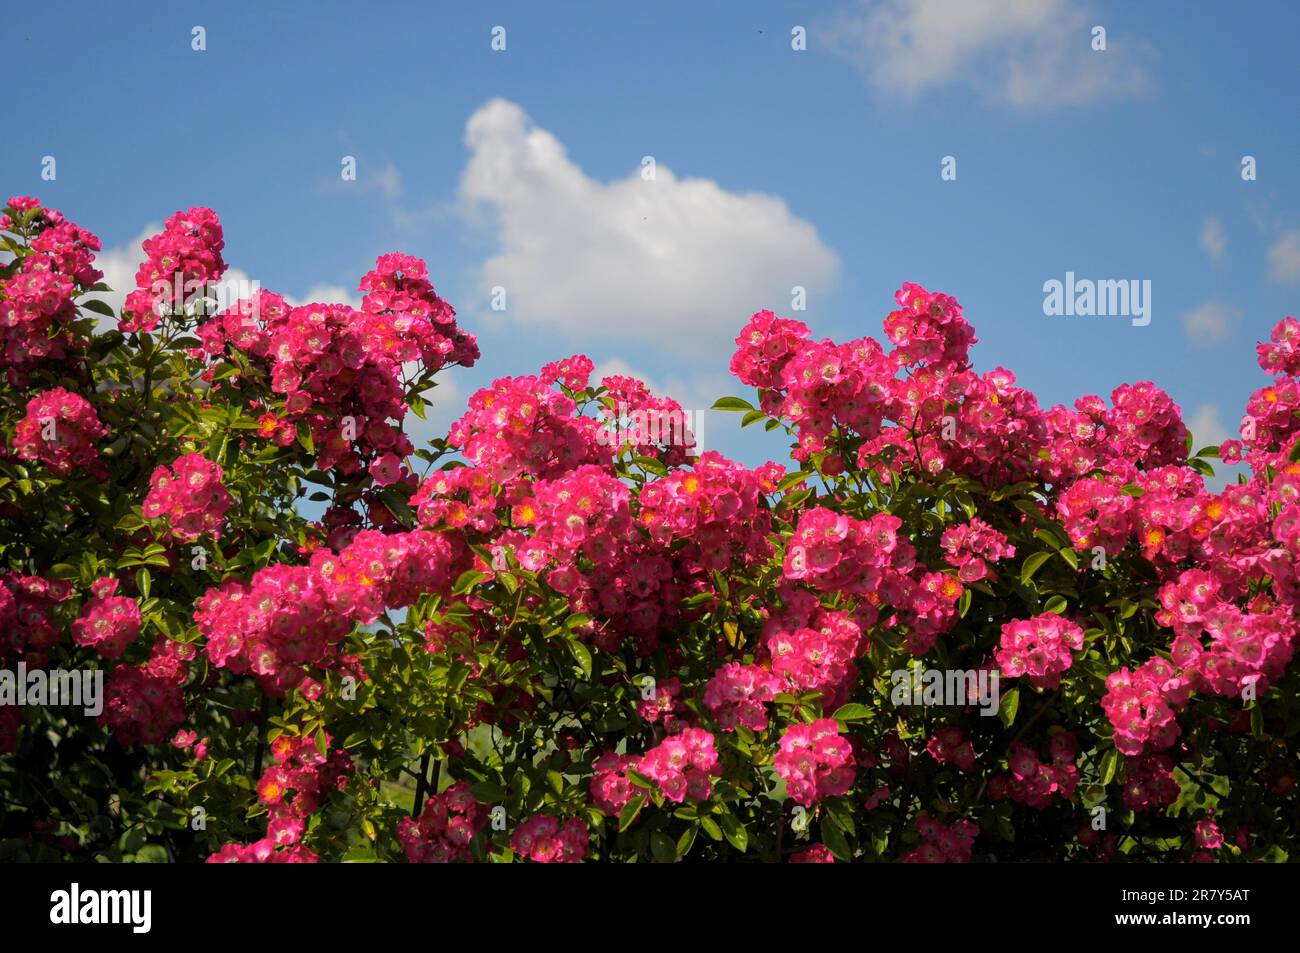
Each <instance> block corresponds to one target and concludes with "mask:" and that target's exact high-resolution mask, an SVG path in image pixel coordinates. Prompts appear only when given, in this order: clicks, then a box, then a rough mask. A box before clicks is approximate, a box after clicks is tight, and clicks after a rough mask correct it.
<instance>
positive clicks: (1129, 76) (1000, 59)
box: [818, 0, 1150, 109]
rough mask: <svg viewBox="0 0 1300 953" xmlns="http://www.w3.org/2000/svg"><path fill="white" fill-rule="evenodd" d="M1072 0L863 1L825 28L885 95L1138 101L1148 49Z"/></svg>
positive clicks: (1015, 102)
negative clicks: (1095, 44)
mask: <svg viewBox="0 0 1300 953" xmlns="http://www.w3.org/2000/svg"><path fill="white" fill-rule="evenodd" d="M1094 26H1103V27H1104V26H1105V23H1104V21H1102V20H1099V19H1097V17H1096V15H1095V14H1093V13H1090V12H1089V10H1088V9H1087V8H1085V7H1083V6H1081V5H1080V4H1077V3H1075V2H1073V0H858V2H857V3H856V4H854V5H853V6H851V7H848V8H846V9H844V10H843V11H841V12H840V13H839V14H838V15H836V16H834V17H832V18H831V19H830V20H829V21H828V22H827V23H826V24H825V25H824V26H823V27H821V28H820V30H819V31H818V37H819V39H820V40H821V42H823V43H824V44H825V45H826V46H827V47H828V48H829V49H830V50H831V51H833V52H835V53H838V54H839V55H841V56H843V57H845V58H847V59H848V60H850V61H851V62H853V63H854V64H855V65H856V66H857V67H858V69H859V71H860V72H861V73H862V75H863V76H864V78H865V79H866V80H867V82H868V83H869V84H870V85H872V86H873V87H875V88H876V89H877V90H878V91H879V92H880V93H881V94H882V95H884V96H887V97H893V98H899V99H902V100H912V99H915V98H916V97H918V96H920V95H922V94H923V93H926V92H927V91H929V90H932V89H938V88H941V87H946V86H965V87H968V88H970V89H973V90H975V91H976V92H977V93H978V94H980V95H981V96H982V97H983V98H985V99H986V100H989V101H993V102H999V103H1003V104H1006V105H1009V106H1012V107H1015V108H1020V109H1051V108H1055V107H1059V106H1079V105H1084V104H1087V103H1092V102H1096V101H1099V100H1104V99H1113V98H1118V97H1124V96H1131V95H1134V94H1138V93H1141V92H1143V91H1144V90H1146V89H1147V88H1148V87H1149V85H1150V78H1149V76H1148V75H1147V72H1146V70H1145V68H1144V66H1143V64H1142V63H1141V62H1140V60H1141V59H1144V58H1146V56H1147V55H1148V54H1149V50H1148V48H1147V46H1146V44H1144V43H1138V42H1133V41H1130V40H1127V39H1126V38H1122V37H1117V36H1115V35H1110V34H1108V35H1107V37H1106V49H1105V50H1103V51H1098V50H1094V49H1093V48H1092V40H1093V34H1092V30H1093V27H1094Z"/></svg>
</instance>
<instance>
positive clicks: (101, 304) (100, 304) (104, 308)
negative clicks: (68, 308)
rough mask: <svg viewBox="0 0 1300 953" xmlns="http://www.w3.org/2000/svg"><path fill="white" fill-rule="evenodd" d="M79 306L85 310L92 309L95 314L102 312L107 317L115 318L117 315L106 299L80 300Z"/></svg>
mask: <svg viewBox="0 0 1300 953" xmlns="http://www.w3.org/2000/svg"><path fill="white" fill-rule="evenodd" d="M80 304H81V307H83V308H85V309H86V310H87V311H94V312H95V313H96V314H102V315H104V316H105V317H108V318H115V317H117V315H116V314H115V313H114V311H113V306H112V305H110V304H109V303H108V302H107V301H100V300H99V299H98V298H89V299H87V300H86V301H82V302H80Z"/></svg>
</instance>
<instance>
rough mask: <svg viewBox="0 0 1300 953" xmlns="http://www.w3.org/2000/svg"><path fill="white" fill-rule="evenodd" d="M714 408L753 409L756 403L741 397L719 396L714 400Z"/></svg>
mask: <svg viewBox="0 0 1300 953" xmlns="http://www.w3.org/2000/svg"><path fill="white" fill-rule="evenodd" d="M711 409H713V410H753V409H754V405H753V404H751V403H750V402H749V401H747V400H744V399H742V398H740V397H719V398H718V399H717V400H715V401H714V402H713V407H712V408H711Z"/></svg>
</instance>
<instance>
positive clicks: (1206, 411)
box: [1187, 404, 1228, 451]
mask: <svg viewBox="0 0 1300 953" xmlns="http://www.w3.org/2000/svg"><path fill="white" fill-rule="evenodd" d="M1187 429H1188V430H1190V431H1191V432H1192V439H1193V440H1194V441H1195V446H1194V447H1193V448H1192V449H1193V451H1195V450H1199V449H1201V448H1202V447H1208V446H1210V445H1211V444H1213V445H1215V446H1217V445H1219V444H1221V443H1223V441H1225V440H1227V439H1228V430H1227V428H1226V427H1224V426H1223V421H1222V420H1221V419H1220V418H1219V408H1218V405H1216V404H1201V405H1199V406H1198V407H1197V408H1196V409H1195V410H1194V411H1192V416H1191V418H1190V419H1189V420H1188V421H1187Z"/></svg>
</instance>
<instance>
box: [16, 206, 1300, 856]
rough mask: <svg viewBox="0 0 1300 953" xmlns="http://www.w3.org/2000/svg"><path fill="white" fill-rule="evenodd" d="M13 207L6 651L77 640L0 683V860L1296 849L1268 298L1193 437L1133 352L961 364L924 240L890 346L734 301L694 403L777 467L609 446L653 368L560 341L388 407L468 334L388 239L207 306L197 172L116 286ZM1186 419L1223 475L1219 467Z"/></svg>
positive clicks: (956, 328)
mask: <svg viewBox="0 0 1300 953" xmlns="http://www.w3.org/2000/svg"><path fill="white" fill-rule="evenodd" d="M0 227H2V228H3V230H4V232H5V237H4V246H5V248H6V249H7V251H8V252H9V256H10V257H9V260H8V261H7V263H6V264H4V265H3V266H0V347H2V348H3V354H4V357H3V363H4V370H5V378H4V381H3V385H0V414H2V415H3V424H2V428H3V435H4V445H3V448H2V453H0V667H3V668H4V669H5V670H6V671H7V672H9V673H10V675H9V682H8V684H9V687H10V689H12V688H13V684H14V679H15V677H16V673H17V671H18V666H19V665H22V666H25V667H26V669H27V670H29V671H31V670H43V671H56V670H64V671H74V672H80V671H85V670H95V671H97V672H101V673H103V675H104V685H105V691H104V695H105V698H104V707H103V711H102V712H101V713H99V714H98V715H97V716H93V717H89V716H85V715H83V714H82V712H81V711H79V710H77V709H75V708H70V707H68V706H50V705H44V706H42V705H31V704H28V705H17V704H14V703H12V699H10V703H8V704H4V705H0V800H2V810H3V814H2V815H0V818H2V820H0V838H2V839H0V855H3V856H4V857H6V858H8V859H47V860H48V859H66V860H92V859H94V860H166V859H173V860H213V861H259V862H263V861H270V862H303V861H316V860H328V861H333V860H340V859H342V860H349V861H373V860H401V859H407V860H410V861H413V862H443V861H479V862H482V861H489V860H491V861H504V860H528V861H536V862H557V861H582V860H613V861H631V860H643V861H658V862H669V861H673V860H678V859H685V860H688V861H697V860H698V861H718V860H723V861H740V860H762V861H781V860H789V861H793V862H826V861H834V860H840V861H847V860H851V859H858V860H903V861H970V860H989V859H997V860H999V861H1007V860H1018V859H1022V860H1064V859H1073V860H1125V859H1129V860H1147V859H1188V860H1192V859H1194V860H1224V861H1227V860H1261V859H1266V860H1282V859H1286V858H1287V856H1288V855H1289V854H1290V852H1292V851H1293V850H1294V844H1295V838H1296V827H1297V818H1298V817H1300V813H1298V812H1297V795H1296V791H1295V776H1296V772H1297V765H1296V755H1295V751H1294V745H1295V738H1296V734H1297V731H1298V730H1300V704H1297V701H1296V689H1297V685H1298V684H1300V680H1298V679H1297V674H1296V672H1295V670H1294V669H1293V667H1292V666H1291V661H1292V653H1293V649H1294V642H1295V637H1296V618H1297V616H1296V612H1297V607H1298V606H1300V578H1297V557H1298V556H1300V499H1298V498H1300V465H1297V462H1296V461H1297V458H1298V457H1300V322H1297V321H1296V320H1295V319H1293V318H1287V319H1286V320H1284V321H1283V322H1282V323H1280V324H1278V325H1277V327H1276V328H1275V329H1274V331H1273V333H1272V337H1271V340H1270V341H1269V342H1268V343H1264V344H1261V345H1259V363H1260V365H1261V367H1262V368H1263V370H1264V371H1265V372H1266V373H1267V374H1268V375H1270V376H1271V378H1272V380H1271V382H1270V383H1267V384H1266V385H1265V386H1263V387H1261V388H1260V389H1259V390H1258V391H1257V392H1256V393H1255V394H1254V395H1252V397H1251V399H1250V402H1249V404H1248V406H1247V414H1246V416H1245V417H1244V419H1243V421H1242V427H1241V439H1240V440H1235V439H1234V440H1230V441H1228V442H1226V443H1224V444H1223V445H1222V446H1221V447H1209V448H1202V449H1200V450H1199V451H1198V452H1196V453H1195V454H1193V453H1192V450H1193V447H1192V444H1191V441H1190V436H1189V434H1188V431H1187V429H1186V427H1185V426H1184V425H1183V423H1182V420H1181V417H1180V413H1179V409H1178V407H1177V406H1176V405H1175V404H1174V402H1173V401H1172V400H1171V399H1170V398H1169V397H1168V395H1167V394H1165V393H1164V392H1163V391H1161V390H1160V389H1159V388H1158V387H1156V386H1155V385H1153V384H1150V383H1140V384H1136V385H1131V386H1128V385H1126V386H1123V387H1120V388H1117V389H1116V390H1115V392H1114V393H1113V394H1112V395H1111V399H1110V401H1109V402H1108V401H1106V400H1103V399H1102V398H1100V397H1097V396H1091V395H1090V396H1086V397H1083V398H1080V399H1079V400H1078V401H1076V402H1075V404H1074V406H1073V407H1064V406H1057V407H1051V408H1042V407H1040V406H1039V405H1038V403H1037V401H1036V400H1035V398H1034V396H1033V395H1032V394H1031V393H1029V392H1028V391H1026V390H1024V389H1022V388H1020V387H1017V386H1016V383H1015V376H1014V375H1013V374H1012V373H1011V372H1010V371H1007V370H1005V369H1003V368H996V369H994V370H992V371H989V372H985V373H979V372H977V371H975V370H974V369H973V367H972V365H971V363H970V359H969V352H970V348H971V346H972V345H973V344H974V343H975V334H974V330H973V328H972V327H971V325H970V324H969V323H967V321H966V320H965V318H964V316H963V314H962V310H961V307H960V306H959V305H958V303H957V302H956V300H954V299H953V298H951V297H948V296H947V295H942V294H934V293H931V292H928V291H926V290H925V289H923V288H920V287H918V286H916V285H912V284H907V285H904V286H903V288H902V290H901V291H899V292H898V295H897V307H896V309H895V310H894V311H892V312H891V313H890V314H889V315H888V317H887V318H886V319H885V324H884V330H885V341H886V343H884V344H882V343H880V342H878V341H876V340H874V339H872V338H869V337H864V338H861V339H859V340H855V341H851V342H848V343H842V344H837V343H835V342H833V341H830V340H823V341H820V342H819V341H816V340H815V339H813V337H812V335H811V331H810V330H809V328H808V327H807V326H806V325H804V324H802V323H800V322H798V321H793V320H789V319H784V318H778V317H776V316H775V315H773V314H772V313H771V312H762V313H759V314H756V315H754V316H753V318H752V319H751V320H750V321H749V323H748V324H746V325H745V326H744V328H743V330H742V331H741V333H740V336H739V338H738V339H737V350H736V352H735V354H734V356H733V357H732V359H731V370H732V372H733V373H734V374H735V376H736V377H737V378H738V379H739V380H740V382H742V383H743V384H745V385H747V386H749V387H751V388H754V389H755V391H756V392H757V393H756V397H755V402H754V403H752V404H751V403H750V402H749V401H747V400H744V399H741V398H737V397H732V398H723V399H721V400H719V402H718V404H717V405H716V406H717V408H718V409H723V410H734V411H737V412H738V413H739V414H741V415H742V416H741V417H740V423H741V424H742V425H744V426H751V425H755V424H762V426H764V427H765V428H766V429H767V430H769V431H771V430H781V431H783V432H785V433H788V434H789V436H790V438H791V440H792V441H793V449H792V466H791V467H786V466H782V465H780V464H777V463H767V464H764V465H763V466H760V467H757V468H754V469H750V468H747V467H744V466H740V465H738V464H736V463H733V462H731V461H729V460H727V459H724V458H723V457H722V456H720V455H719V454H717V453H714V452H708V453H703V454H700V455H695V454H694V453H692V452H691V449H690V447H683V446H680V445H670V444H669V443H668V442H665V439H664V438H662V436H661V437H660V439H656V438H655V436H654V435H653V434H647V433H646V432H645V431H644V430H641V431H638V430H636V429H635V428H634V429H632V430H631V431H628V430H626V429H623V428H621V427H620V428H618V429H616V430H615V432H617V433H618V434H619V435H620V436H619V438H618V439H619V440H621V441H622V442H621V443H615V442H614V441H611V440H610V439H609V434H610V432H611V430H612V429H614V425H615V424H616V423H617V424H621V423H622V419H621V418H622V417H623V416H624V415H626V414H628V413H629V412H630V413H636V412H642V413H644V414H673V413H677V412H680V410H681V408H680V407H679V406H678V405H677V404H675V403H674V402H673V401H671V400H668V399H666V398H658V397H655V396H653V395H651V394H650V393H649V392H648V391H647V389H646V388H645V386H644V385H643V384H641V383H640V382H639V381H635V380H632V379H628V378H620V377H607V378H605V379H603V380H601V381H598V382H594V381H592V379H591V375H592V371H593V365H592V362H591V361H590V360H589V359H587V358H586V357H583V356H573V357H570V358H567V359H565V360H561V361H557V362H555V363H551V364H547V365H546V366H545V367H543V368H541V370H540V371H539V372H538V373H537V374H536V375H532V376H525V377H518V378H502V379H500V380H497V381H495V382H494V383H493V384H492V386H491V387H488V388H485V389H483V390H480V391H479V392H478V393H476V394H474V395H473V397H472V398H471V399H470V401H469V407H468V409H467V410H466V412H465V413H464V415H463V416H461V417H460V419H459V420H457V421H456V423H455V424H454V425H453V426H452V427H451V430H450V433H449V434H448V435H447V436H446V437H445V438H441V439H436V440H433V441H431V442H430V443H428V444H427V445H425V446H420V447H417V446H414V445H413V443H412V440H411V439H410V436H409V435H408V428H407V424H408V419H407V413H408V411H410V412H413V413H415V414H417V415H422V414H423V412H424V409H425V407H426V397H425V395H426V394H427V393H428V390H429V388H430V387H431V386H433V385H434V382H435V381H434V378H435V375H437V374H439V373H443V372H446V371H448V370H449V369H451V368H454V367H455V366H457V365H461V366H468V365H470V364H472V363H474V362H475V361H476V360H477V359H478V357H479V353H478V348H477V345H476V343H475V340H474V338H473V336H472V335H470V334H468V333H466V332H465V331H464V330H463V329H462V328H461V327H460V326H459V325H458V324H457V321H456V316H455V312H454V310H453V309H452V307H451V306H450V305H449V304H448V303H447V302H446V301H444V300H443V299H442V298H441V297H439V296H438V294H437V293H436V292H435V291H434V289H433V286H432V285H431V284H430V282H429V279H428V274H427V270H426V268H425V265H424V263H423V262H421V261H420V260H418V259H415V258H411V257H409V256H405V255H396V254H395V255H385V256H383V257H381V258H380V259H379V260H378V261H377V262H376V265H375V268H374V269H373V270H372V271H370V272H369V273H368V274H366V275H365V276H364V277H363V278H362V279H361V281H360V283H359V289H360V290H361V291H362V292H363V293H364V298H363V303H362V306H361V308H360V309H359V310H357V309H353V308H351V307H348V306H345V305H337V304H328V305H327V304H307V305H302V306H293V305H291V304H290V303H289V302H287V301H286V300H285V299H284V298H283V297H281V296H279V295H276V294H273V293H270V292H267V291H262V290H258V291H257V292H256V293H255V294H253V295H251V296H250V297H249V298H247V299H245V300H241V301H239V302H237V303H234V304H231V305H230V306H229V307H227V308H225V309H224V310H221V311H216V312H214V309H213V308H212V307H211V306H210V302H209V301H208V300H206V299H205V297H204V296H203V295H190V294H188V293H183V289H186V288H190V287H204V286H206V285H208V284H209V283H211V282H215V281H218V280H219V279H220V278H221V276H222V275H223V273H224V272H225V268H226V266H225V262H224V260H223V258H222V248H223V234H222V228H221V224H220V222H219V221H218V219H217V216H216V215H215V214H213V213H212V212H211V211H210V210H207V209H190V210H189V211H187V212H178V213H176V214H175V215H173V216H172V217H171V218H169V219H168V220H167V223H166V227H165V229H164V231H163V232H162V233H161V234H159V235H158V236H155V237H154V238H151V239H149V240H148V241H147V242H145V245H144V251H145V253H146V256H147V258H146V261H145V263H144V264H143V265H142V266H141V268H140V272H139V274H138V276H137V287H136V288H134V289H117V290H120V291H128V292H129V294H128V295H127V298H126V304H125V305H124V307H123V309H122V311H121V312H120V313H116V312H114V310H113V309H112V308H111V307H109V306H108V305H106V304H104V303H103V302H102V301H101V300H100V299H99V298H98V297H96V293H102V292H104V291H105V290H107V289H106V287H105V286H104V285H103V284H102V283H100V280H101V278H102V275H101V274H100V272H99V271H97V270H96V268H95V258H94V256H95V252H97V251H99V249H100V244H99V241H98V240H97V239H96V238H95V236H94V235H93V234H91V233H90V232H89V231H87V230H85V229H83V228H80V227H78V226H76V225H74V224H72V223H71V222H69V221H68V220H67V219H65V218H64V216H63V215H61V214H60V213H58V212H57V211H54V210H52V209H48V208H45V207H43V206H42V205H41V204H40V203H39V202H38V201H37V200H35V199H31V198H24V197H18V198H13V199H10V201H9V203H8V205H7V207H6V208H5V211H4V217H3V219H0ZM101 324H102V325H103V326H101ZM629 434H630V436H629ZM1215 457H1222V458H1223V459H1224V460H1226V461H1228V462H1232V463H1237V462H1241V463H1243V464H1244V465H1245V467H1246V468H1247V470H1248V473H1247V474H1246V475H1243V476H1240V477H1239V478H1238V479H1237V482H1234V483H1229V484H1228V485H1227V486H1225V487H1224V488H1223V489H1222V490H1217V491H1216V490H1214V489H1211V488H1210V487H1208V486H1207V485H1206V481H1205V478H1206V477H1207V476H1212V475H1213V471H1212V469H1211V467H1210V464H1209V463H1208V459H1209V458H1215ZM313 512H314V513H316V514H318V517H319V518H315V519H313V518H311V516H310V515H308V514H311V513H313ZM927 671H929V672H932V673H939V675H940V677H941V679H945V680H946V681H945V684H949V685H951V684H956V682H954V681H953V680H952V679H951V678H950V676H951V675H952V674H953V673H957V674H958V675H961V674H962V673H969V675H970V677H971V684H977V683H980V679H981V678H984V679H986V680H987V681H986V682H985V683H983V684H988V685H992V686H993V687H994V694H993V695H992V696H991V697H990V698H988V699H985V701H987V702H988V703H989V704H988V705H983V706H982V705H981V704H980V701H979V700H977V699H975V698H973V697H969V696H968V697H956V698H953V697H943V696H942V695H940V694H939V693H937V690H936V693H934V694H932V693H931V689H934V688H935V687H936V684H937V683H935V682H928V681H927V678H928V676H927V675H926V674H925V673H926V672H927ZM994 675H996V676H997V678H996V679H995V678H992V677H991V676H994ZM3 687H4V686H3V684H0V689H2V688H3ZM913 688H915V689H916V691H915V692H913V691H912V689H913ZM900 690H901V694H900ZM994 713H996V716H995V717H994V716H993V715H994Z"/></svg>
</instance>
